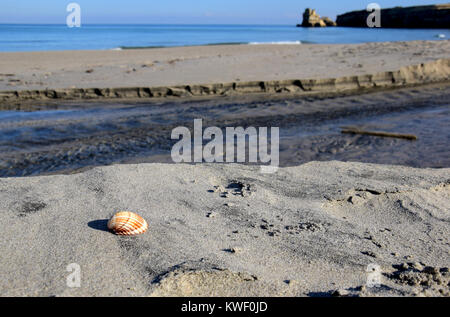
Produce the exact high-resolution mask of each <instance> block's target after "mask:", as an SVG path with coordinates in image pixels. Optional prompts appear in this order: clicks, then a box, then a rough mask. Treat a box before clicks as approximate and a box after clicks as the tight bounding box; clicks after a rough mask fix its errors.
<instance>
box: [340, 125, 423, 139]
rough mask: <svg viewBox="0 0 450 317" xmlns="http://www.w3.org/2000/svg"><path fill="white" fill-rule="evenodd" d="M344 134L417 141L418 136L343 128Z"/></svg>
mask: <svg viewBox="0 0 450 317" xmlns="http://www.w3.org/2000/svg"><path fill="white" fill-rule="evenodd" d="M341 132H342V133H344V134H362V135H371V136H379V137H385V138H398V139H406V140H413V141H415V140H417V139H418V138H417V136H415V135H414V134H401V133H391V132H383V131H366V130H360V129H356V128H344V127H343V128H342V131H341Z"/></svg>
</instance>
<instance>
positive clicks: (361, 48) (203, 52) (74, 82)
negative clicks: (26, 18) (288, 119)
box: [0, 41, 450, 103]
mask: <svg viewBox="0 0 450 317" xmlns="http://www.w3.org/2000/svg"><path fill="white" fill-rule="evenodd" d="M449 43H450V42H449V41H412V42H389V43H366V44H357V45H348V44H347V45H228V46H227V45H224V46H199V47H182V48H165V49H148V50H127V51H64V52H32V53H0V69H1V74H0V91H2V92H1V93H0V99H1V100H2V102H3V103H4V102H11V101H14V100H23V99H55V98H56V99H92V98H149V97H173V96H181V97H186V96H191V95H194V96H202V95H224V94H243V93H258V92H270V93H280V92H303V91H306V92H308V91H313V92H314V91H319V92H321V91H322V92H323V91H333V90H348V89H359V88H370V87H374V86H392V85H404V84H417V83H426V82H428V83H429V82H434V81H442V80H448V77H449V72H450V71H449V66H448V58H449V51H450V44H449ZM438 60H439V61H438ZM412 65H415V66H414V67H413V66H412Z"/></svg>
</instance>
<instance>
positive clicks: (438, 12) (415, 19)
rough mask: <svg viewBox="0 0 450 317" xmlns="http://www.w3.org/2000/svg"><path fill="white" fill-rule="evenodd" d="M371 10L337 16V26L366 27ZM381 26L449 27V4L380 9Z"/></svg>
mask: <svg viewBox="0 0 450 317" xmlns="http://www.w3.org/2000/svg"><path fill="white" fill-rule="evenodd" d="M370 13H371V12H368V11H366V10H362V11H353V12H349V13H345V14H343V15H339V16H338V17H337V21H336V22H337V24H338V26H350V27H367V17H368V16H369V14H370ZM381 27H383V28H442V29H448V28H450V4H441V5H430V6H417V7H407V8H403V7H395V8H390V9H382V10H381Z"/></svg>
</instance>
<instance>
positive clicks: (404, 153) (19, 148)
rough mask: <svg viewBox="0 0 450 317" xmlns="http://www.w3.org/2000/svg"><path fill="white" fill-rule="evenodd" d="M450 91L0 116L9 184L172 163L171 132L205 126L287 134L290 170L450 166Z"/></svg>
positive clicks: (285, 159) (0, 170)
mask: <svg viewBox="0 0 450 317" xmlns="http://www.w3.org/2000/svg"><path fill="white" fill-rule="evenodd" d="M449 97H450V86H449V85H448V84H439V85H430V86H426V87H421V88H407V89H398V90H390V91H384V92H376V93H370V94H360V95H350V96H341V97H336V96H333V97H302V98H298V97H296V98H283V97H280V96H278V97H277V96H271V97H267V96H266V97H254V96H247V97H239V98H234V97H228V98H221V99H209V100H201V101H199V100H196V101H189V100H187V101H170V102H166V101H162V102H130V103H95V102H93V103H83V104H79V103H76V102H75V103H64V104H62V103H57V104H53V107H57V109H47V110H45V109H43V110H41V111H36V112H13V111H12V112H10V111H4V112H2V113H0V132H1V133H0V176H1V177H5V176H36V175H41V174H51V173H71V172H74V171H77V170H80V169H86V168H90V167H92V166H101V165H109V164H115V163H149V162H157V163H172V159H171V157H170V151H171V148H172V145H173V144H174V143H175V141H173V140H171V139H170V135H171V131H172V129H173V128H175V127H178V126H186V127H189V128H192V126H193V121H194V119H199V118H202V119H203V120H204V126H205V127H207V126H217V127H220V128H225V127H227V126H243V127H249V126H255V127H264V126H267V127H271V126H277V127H280V137H281V140H280V163H281V166H296V165H299V164H303V163H306V162H310V161H327V160H340V161H357V162H367V163H380V164H395V165H406V166H411V167H433V168H441V167H449V166H450V161H449V158H450V152H449V148H448V144H449V141H450V130H449V126H448V120H449V117H450V114H449V110H448V109H449V103H448V100H450V98H449ZM349 125H350V126H356V127H360V128H365V129H369V130H375V131H376V130H381V131H390V132H398V133H412V134H415V135H417V136H418V140H417V141H408V140H402V139H390V138H380V137H373V136H361V135H343V134H341V127H343V126H349Z"/></svg>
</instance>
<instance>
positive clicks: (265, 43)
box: [248, 41, 302, 45]
mask: <svg viewBox="0 0 450 317" xmlns="http://www.w3.org/2000/svg"><path fill="white" fill-rule="evenodd" d="M248 44H249V45H300V44H302V42H300V41H279V42H250V43H248Z"/></svg>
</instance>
